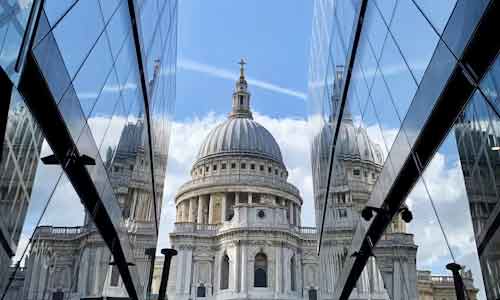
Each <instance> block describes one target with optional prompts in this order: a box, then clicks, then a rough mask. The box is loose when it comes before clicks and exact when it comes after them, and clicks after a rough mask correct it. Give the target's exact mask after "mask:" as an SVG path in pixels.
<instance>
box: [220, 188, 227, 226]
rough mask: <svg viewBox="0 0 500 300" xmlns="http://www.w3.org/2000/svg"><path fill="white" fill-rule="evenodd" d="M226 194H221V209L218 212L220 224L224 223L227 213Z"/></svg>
mask: <svg viewBox="0 0 500 300" xmlns="http://www.w3.org/2000/svg"><path fill="white" fill-rule="evenodd" d="M226 198H227V197H226V193H223V194H222V207H221V212H220V218H221V223H223V222H224V221H226V212H227V199H226Z"/></svg>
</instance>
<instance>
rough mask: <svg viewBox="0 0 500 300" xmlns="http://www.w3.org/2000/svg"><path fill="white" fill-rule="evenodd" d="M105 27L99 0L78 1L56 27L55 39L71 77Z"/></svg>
mask: <svg viewBox="0 0 500 300" xmlns="http://www.w3.org/2000/svg"><path fill="white" fill-rule="evenodd" d="M81 20H86V21H85V22H81ZM103 29H104V24H103V22H102V17H101V12H100V11H99V2H98V0H88V1H78V3H77V4H76V5H75V6H74V7H73V8H72V9H71V10H70V11H69V13H68V14H67V15H66V16H65V17H64V18H63V19H62V20H61V22H60V23H59V25H58V26H57V27H55V28H54V31H53V33H54V36H55V39H56V41H57V44H58V46H59V49H60V50H61V54H62V56H63V59H64V63H65V65H66V68H67V70H68V73H69V76H70V77H71V78H73V77H74V76H75V74H76V72H78V70H79V69H80V66H81V65H82V63H83V62H84V61H85V60H86V58H87V56H88V54H89V52H90V51H91V50H92V48H93V46H94V44H95V42H96V41H97V39H98V38H99V36H100V35H101V33H102V30H103ZM75 36H78V38H77V39H75V38H74V37H75Z"/></svg>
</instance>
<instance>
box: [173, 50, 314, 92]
mask: <svg viewBox="0 0 500 300" xmlns="http://www.w3.org/2000/svg"><path fill="white" fill-rule="evenodd" d="M177 66H178V67H179V68H180V69H183V70H187V71H194V72H199V73H204V74H208V75H211V76H214V77H219V78H223V79H228V80H236V79H238V76H239V74H238V73H234V72H231V71H229V70H227V69H221V68H218V67H215V66H211V65H207V64H203V63H200V62H196V61H193V60H190V59H185V58H181V59H179V61H178V63H177ZM247 81H248V83H249V84H251V85H253V86H256V87H259V88H261V89H265V90H268V91H272V92H276V93H281V94H284V95H288V96H292V97H295V98H299V99H302V100H306V98H307V96H306V94H305V93H302V92H299V91H295V90H291V89H287V88H284V87H281V86H278V85H276V84H273V83H269V82H265V81H262V80H258V79H254V78H250V77H248V78H247Z"/></svg>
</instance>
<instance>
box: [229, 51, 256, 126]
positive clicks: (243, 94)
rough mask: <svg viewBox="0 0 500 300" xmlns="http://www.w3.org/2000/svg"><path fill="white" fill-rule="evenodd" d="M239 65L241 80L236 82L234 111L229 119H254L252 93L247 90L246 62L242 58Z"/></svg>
mask: <svg viewBox="0 0 500 300" xmlns="http://www.w3.org/2000/svg"><path fill="white" fill-rule="evenodd" d="M238 64H239V65H240V78H239V79H238V81H236V88H235V90H234V93H233V105H232V111H231V113H230V114H229V117H230V118H248V119H252V118H253V117H252V111H251V110H250V93H249V92H248V90H247V89H248V84H247V81H246V79H245V64H246V62H245V60H244V59H243V58H242V59H241V60H240V62H239V63H238Z"/></svg>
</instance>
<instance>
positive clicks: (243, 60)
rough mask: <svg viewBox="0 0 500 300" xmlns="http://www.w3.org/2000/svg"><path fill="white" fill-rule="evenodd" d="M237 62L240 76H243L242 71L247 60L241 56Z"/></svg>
mask: <svg viewBox="0 0 500 300" xmlns="http://www.w3.org/2000/svg"><path fill="white" fill-rule="evenodd" d="M238 64H239V65H240V77H245V74H244V71H245V65H246V64H247V62H246V61H245V59H244V58H243V57H242V58H241V60H240V62H239V63H238Z"/></svg>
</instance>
